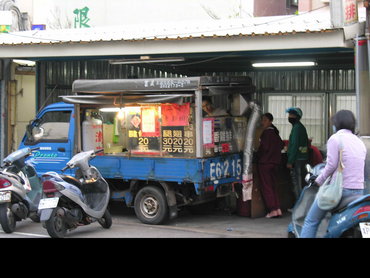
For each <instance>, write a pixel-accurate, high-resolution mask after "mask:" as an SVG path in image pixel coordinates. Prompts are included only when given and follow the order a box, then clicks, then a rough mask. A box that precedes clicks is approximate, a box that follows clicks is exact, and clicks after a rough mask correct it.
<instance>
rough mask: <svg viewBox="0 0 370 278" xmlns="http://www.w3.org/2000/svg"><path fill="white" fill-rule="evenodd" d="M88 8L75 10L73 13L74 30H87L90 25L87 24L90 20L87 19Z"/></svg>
mask: <svg viewBox="0 0 370 278" xmlns="http://www.w3.org/2000/svg"><path fill="white" fill-rule="evenodd" d="M89 10H90V9H89V8H88V7H84V8H82V9H75V10H74V11H73V13H74V14H75V19H74V27H75V28H89V27H90V25H88V24H87V23H88V22H89V21H90V18H89V17H88V15H87V14H88V13H89Z"/></svg>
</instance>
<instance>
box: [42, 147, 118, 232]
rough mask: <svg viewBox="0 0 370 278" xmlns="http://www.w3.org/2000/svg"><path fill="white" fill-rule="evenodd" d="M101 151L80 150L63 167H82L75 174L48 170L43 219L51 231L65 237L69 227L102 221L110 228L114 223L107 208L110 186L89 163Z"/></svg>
mask: <svg viewBox="0 0 370 278" xmlns="http://www.w3.org/2000/svg"><path fill="white" fill-rule="evenodd" d="M101 151H102V150H100V151H96V152H94V151H86V152H81V153H78V154H76V155H75V156H73V157H72V159H71V160H70V161H69V162H67V166H66V167H64V168H63V169H62V171H65V170H66V169H68V168H70V169H72V168H75V167H78V169H77V170H76V173H75V177H72V176H67V175H60V174H58V173H56V172H47V173H45V174H44V175H43V176H42V185H43V192H44V197H43V199H41V200H40V204H39V211H40V214H41V216H40V220H41V222H42V223H43V227H44V228H46V230H47V231H48V234H49V235H50V236H51V237H54V238H63V237H64V236H65V235H66V233H67V231H68V230H72V229H75V228H77V227H78V226H82V225H88V224H90V223H92V222H95V221H98V222H99V224H100V225H101V226H102V227H103V228H106V229H109V228H110V227H111V225H112V217H111V215H110V213H109V211H108V209H107V206H108V202H109V199H110V190H109V186H108V183H107V181H106V180H105V179H104V178H103V177H102V176H101V174H100V172H99V170H98V169H97V168H96V167H94V166H91V165H90V164H89V161H90V159H92V158H94V157H95V156H96V154H97V153H98V152H101Z"/></svg>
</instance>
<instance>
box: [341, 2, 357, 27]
mask: <svg viewBox="0 0 370 278" xmlns="http://www.w3.org/2000/svg"><path fill="white" fill-rule="evenodd" d="M343 13H344V24H350V23H354V22H357V21H358V13H357V1H356V0H343Z"/></svg>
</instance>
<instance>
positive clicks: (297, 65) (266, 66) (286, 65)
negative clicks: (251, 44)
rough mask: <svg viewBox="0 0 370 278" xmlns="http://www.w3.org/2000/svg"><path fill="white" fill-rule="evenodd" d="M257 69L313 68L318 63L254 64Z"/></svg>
mask: <svg viewBox="0 0 370 278" xmlns="http://www.w3.org/2000/svg"><path fill="white" fill-rule="evenodd" d="M252 66H253V67H255V68H274V67H312V66H316V62H309V61H305V62H269V63H253V64H252Z"/></svg>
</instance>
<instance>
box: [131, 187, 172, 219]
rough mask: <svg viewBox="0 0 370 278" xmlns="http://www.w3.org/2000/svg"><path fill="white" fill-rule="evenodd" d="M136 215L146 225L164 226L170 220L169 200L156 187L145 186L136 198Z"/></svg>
mask: <svg viewBox="0 0 370 278" xmlns="http://www.w3.org/2000/svg"><path fill="white" fill-rule="evenodd" d="M134 207H135V214H136V216H137V218H139V220H140V221H141V222H143V223H145V224H152V225H157V224H162V223H163V222H165V221H166V220H167V219H168V205H167V199H166V196H165V194H164V192H163V190H161V189H160V188H158V187H155V186H145V187H143V188H142V189H140V190H139V192H138V193H137V194H136V197H135V204H134Z"/></svg>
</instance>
